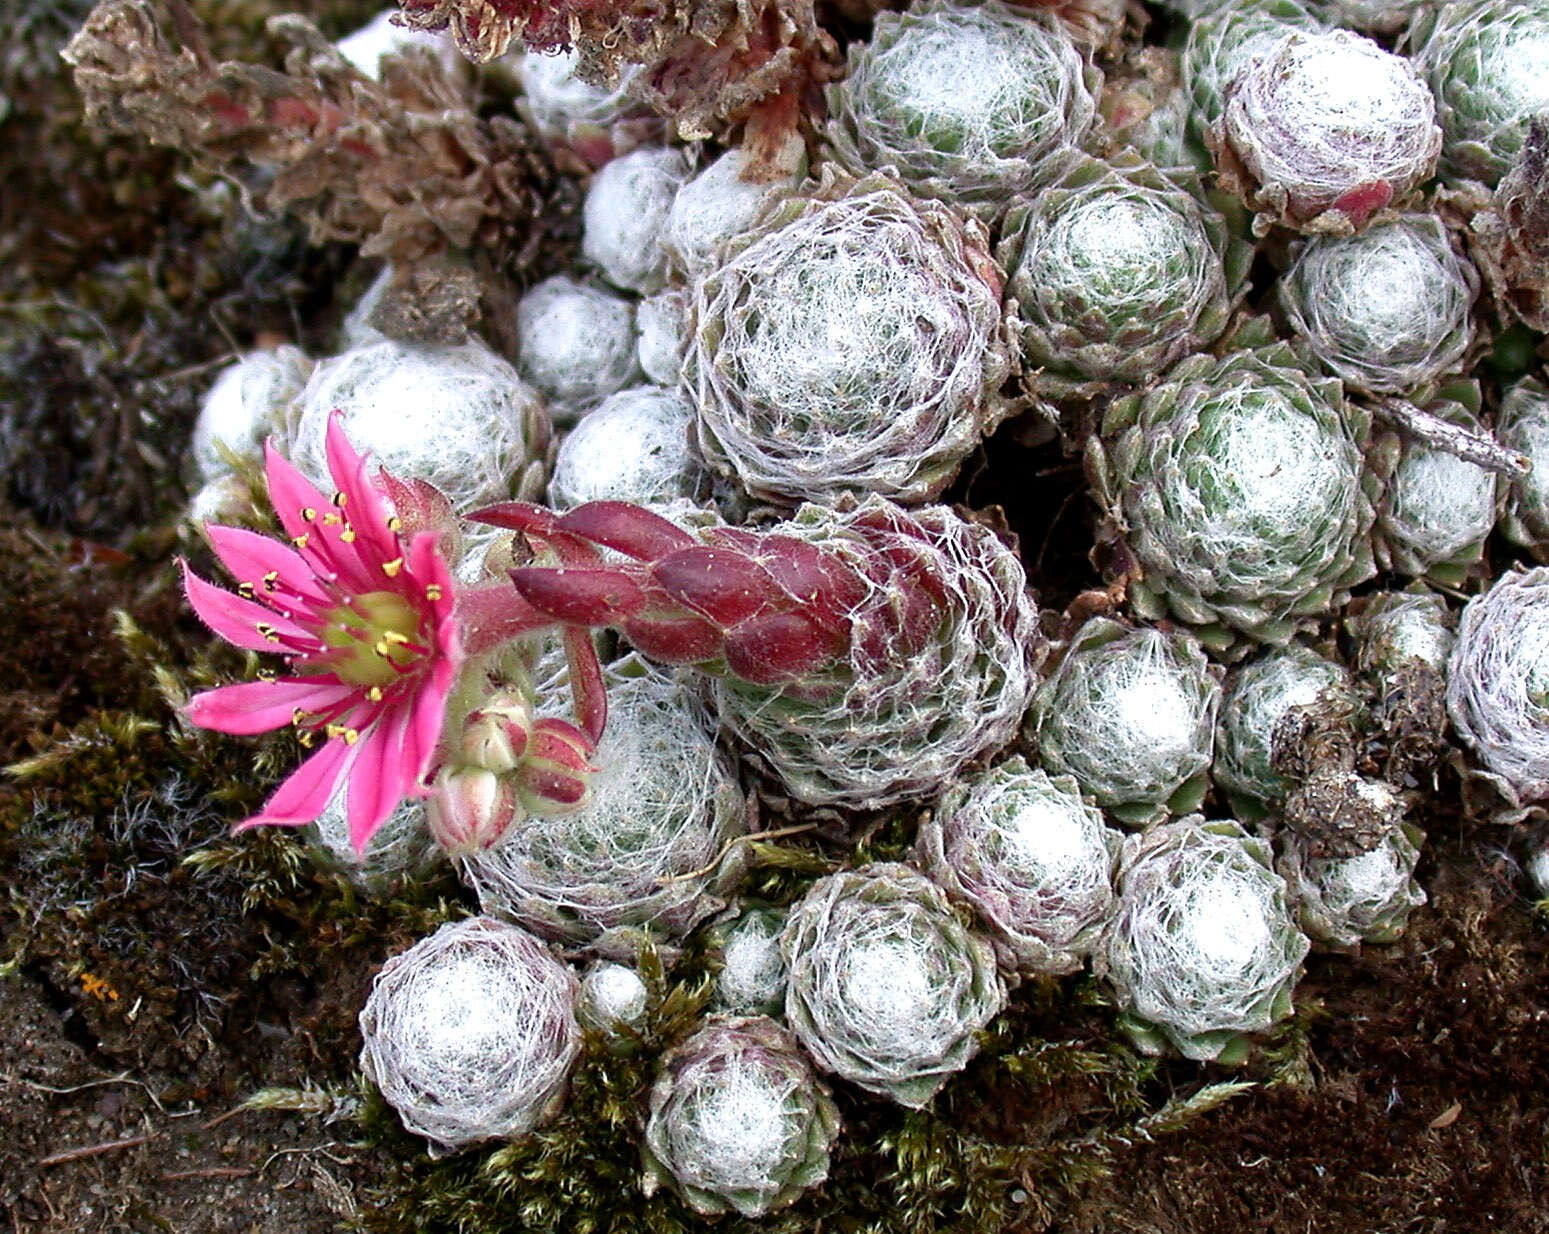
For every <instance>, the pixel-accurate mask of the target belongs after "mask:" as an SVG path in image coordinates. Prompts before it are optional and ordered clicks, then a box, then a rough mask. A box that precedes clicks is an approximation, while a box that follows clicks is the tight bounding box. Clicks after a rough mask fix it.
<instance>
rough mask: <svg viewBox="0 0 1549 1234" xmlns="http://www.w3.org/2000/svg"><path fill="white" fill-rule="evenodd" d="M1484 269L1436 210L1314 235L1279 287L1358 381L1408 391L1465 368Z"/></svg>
mask: <svg viewBox="0 0 1549 1234" xmlns="http://www.w3.org/2000/svg"><path fill="white" fill-rule="evenodd" d="M1478 293H1479V275H1478V273H1477V272H1476V271H1475V270H1474V268H1473V266H1472V265H1471V264H1470V263H1469V262H1468V261H1467V260H1466V259H1465V258H1462V257H1460V256H1458V254H1457V253H1456V251H1454V249H1453V247H1452V244H1451V242H1450V241H1449V239H1448V237H1447V231H1446V228H1445V227H1443V226H1442V224H1441V222H1440V220H1439V219H1437V218H1436V217H1435V216H1434V215H1431V214H1406V215H1403V216H1401V217H1400V218H1398V219H1395V220H1394V221H1392V222H1389V223H1383V224H1381V225H1379V226H1376V227H1373V228H1371V229H1370V230H1369V231H1366V232H1364V233H1363V234H1361V235H1358V236H1343V237H1336V236H1327V237H1321V236H1320V237H1317V238H1315V239H1312V240H1310V241H1308V243H1307V245H1306V246H1305V247H1304V248H1303V249H1302V251H1301V253H1300V254H1299V255H1298V257H1297V259H1296V261H1295V264H1293V265H1292V267H1291V268H1290V270H1288V271H1287V272H1286V273H1285V275H1284V276H1283V277H1282V278H1281V280H1280V284H1279V287H1278V289H1277V296H1278V301H1279V305H1280V309H1281V311H1282V312H1283V313H1284V314H1285V317H1286V321H1287V323H1288V324H1289V326H1290V328H1291V330H1292V332H1293V333H1294V334H1295V335H1296V336H1297V337H1298V338H1300V339H1302V340H1304V341H1305V343H1306V345H1307V347H1308V349H1309V350H1310V351H1311V352H1312V353H1313V354H1314V355H1315V356H1316V357H1317V358H1318V360H1319V362H1320V363H1322V364H1323V365H1324V366H1325V367H1326V368H1327V369H1328V370H1329V371H1330V372H1332V373H1334V374H1336V375H1337V376H1339V377H1341V378H1343V379H1344V380H1345V382H1346V383H1347V384H1348V385H1350V386H1351V387H1352V388H1354V389H1356V390H1363V391H1368V392H1371V393H1403V392H1405V391H1411V390H1414V389H1416V388H1417V387H1419V386H1421V385H1423V384H1425V383H1427V382H1431V381H1434V380H1435V379H1436V378H1438V377H1441V376H1442V375H1443V374H1446V373H1451V372H1455V371H1456V370H1457V369H1459V368H1461V367H1462V365H1463V363H1464V360H1465V358H1466V357H1467V355H1468V352H1469V349H1470V347H1471V346H1472V345H1473V342H1474V325H1473V321H1472V319H1471V317H1470V315H1469V314H1470V310H1471V309H1472V308H1473V304H1474V299H1475V297H1476V296H1477V295H1478Z"/></svg>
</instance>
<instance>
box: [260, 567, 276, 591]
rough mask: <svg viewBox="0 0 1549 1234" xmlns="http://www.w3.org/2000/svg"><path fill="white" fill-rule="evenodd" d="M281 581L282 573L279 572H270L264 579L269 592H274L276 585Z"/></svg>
mask: <svg viewBox="0 0 1549 1234" xmlns="http://www.w3.org/2000/svg"><path fill="white" fill-rule="evenodd" d="M279 581H280V572H279V571H278V570H270V571H269V573H267V574H265V575H264V578H263V583H264V587H265V588H267V589H268V590H269V591H273V590H274V585H275V584H276V583H278V582H279Z"/></svg>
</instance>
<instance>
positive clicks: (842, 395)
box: [684, 169, 1011, 505]
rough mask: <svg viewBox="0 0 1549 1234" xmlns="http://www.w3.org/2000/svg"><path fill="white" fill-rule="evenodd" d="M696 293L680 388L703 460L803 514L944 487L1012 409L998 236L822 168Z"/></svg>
mask: <svg viewBox="0 0 1549 1234" xmlns="http://www.w3.org/2000/svg"><path fill="white" fill-rule="evenodd" d="M763 226H764V230H762V231H761V232H758V233H756V234H755V235H754V236H752V237H751V238H750V239H749V240H746V241H744V242H742V247H741V248H740V249H737V250H736V251H734V252H732V253H731V254H730V255H729V256H728V258H727V260H726V261H725V263H724V264H723V265H721V266H720V267H718V268H717V269H716V270H715V271H713V272H712V273H710V274H708V275H706V276H705V277H704V278H702V279H699V280H697V281H696V282H695V284H694V305H693V321H694V330H693V335H692V337H691V339H690V342H689V346H688V351H687V355H686V357H685V362H684V383H685V389H687V390H690V391H691V392H692V395H693V399H694V402H695V404H696V406H697V408H698V411H699V432H698V437H699V446H700V449H701V451H702V452H703V454H704V457H705V460H706V462H707V463H708V464H709V465H710V466H711V467H712V468H713V469H714V470H717V471H720V472H722V473H723V474H726V475H731V476H735V477H736V478H737V479H738V480H740V481H741V483H742V484H743V485H744V486H745V487H746V488H747V489H748V491H749V492H750V493H752V494H753V495H754V496H755V497H759V498H762V499H764V500H768V501H772V502H776V503H779V504H783V505H792V504H795V503H796V502H798V501H801V500H805V499H810V500H818V501H832V500H833V499H834V498H835V497H836V496H837V495H838V494H840V493H843V492H874V493H879V494H881V495H883V496H886V497H889V498H891V499H893V500H896V501H900V502H903V503H906V504H908V503H916V502H920V501H925V500H927V499H929V498H930V497H932V496H934V495H935V494H936V493H938V492H940V491H941V490H942V489H943V488H944V487H945V486H946V485H947V484H948V483H949V482H950V480H951V478H952V476H953V475H954V474H955V473H956V471H957V468H958V466H959V464H960V463H961V462H962V460H963V459H964V458H965V457H966V456H967V455H968V453H969V452H970V451H971V450H973V448H974V447H975V446H976V445H978V443H979V440H980V438H981V436H982V435H983V434H984V433H986V432H988V431H990V430H991V429H992V428H993V427H994V426H995V425H996V424H997V423H998V422H999V420H1000V418H1001V417H1002V416H1003V415H1004V414H1005V412H1006V410H1008V406H1007V405H1006V404H1005V402H1004V400H1002V399H1000V398H999V395H998V390H999V387H1000V385H1001V382H1002V381H1003V380H1004V378H1005V377H1006V375H1007V374H1008V373H1009V371H1010V365H1011V357H1010V347H1009V344H1008V342H1007V339H1006V334H1005V327H1004V325H1003V322H1002V311H1001V278H1000V275H999V274H998V273H992V272H993V271H994V266H993V263H992V261H991V258H990V254H989V247H988V237H987V235H986V233H985V232H984V231H983V229H982V228H981V227H979V225H978V224H976V223H973V222H971V221H969V222H964V221H962V220H960V219H958V218H957V216H956V215H954V214H952V213H951V212H949V211H948V210H947V209H946V208H944V207H943V206H940V205H938V204H935V203H928V202H915V201H912V200H911V199H910V198H909V197H908V196H907V195H905V194H904V193H903V192H902V191H901V190H900V188H899V186H898V185H897V184H896V183H894V182H892V181H889V180H887V179H885V178H884V177H882V176H880V175H877V176H868V177H867V178H866V179H864V180H861V181H856V182H849V181H847V180H846V179H845V178H844V177H842V176H839V175H837V174H836V173H834V172H833V171H832V169H829V170H828V171H825V178H824V180H823V183H822V185H820V186H819V187H818V188H817V189H815V190H814V195H813V196H812V197H810V198H805V199H792V200H790V201H787V202H784V203H781V207H780V209H778V210H776V211H774V213H773V214H772V215H771V216H769V217H768V218H766V219H765V222H764V225H763Z"/></svg>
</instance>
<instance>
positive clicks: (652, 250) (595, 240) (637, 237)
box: [581, 146, 688, 295]
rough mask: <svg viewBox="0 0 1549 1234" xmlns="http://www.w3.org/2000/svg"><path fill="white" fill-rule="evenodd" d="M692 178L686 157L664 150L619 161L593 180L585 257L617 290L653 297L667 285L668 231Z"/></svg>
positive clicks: (647, 151) (659, 148)
mask: <svg viewBox="0 0 1549 1234" xmlns="http://www.w3.org/2000/svg"><path fill="white" fill-rule="evenodd" d="M687 179H688V160H687V158H685V156H684V154H683V152H682V151H681V150H678V149H673V148H669V147H662V146H652V147H647V148H645V149H641V150H635V151H633V152H632V153H630V154H626V155H623V156H622V157H620V158H616V159H614V160H613V161H612V162H610V163H608V164H607V166H605V167H604V168H603V169H602V170H601V171H599V172H598V173H597V174H596V176H594V177H593V178H592V184H591V188H590V189H588V190H587V194H586V204H585V205H584V206H583V207H582V221H583V224H584V226H585V232H584V233H583V235H582V238H581V252H582V253H584V254H585V256H586V258H587V260H588V261H591V262H594V263H596V265H597V267H598V269H600V270H601V271H602V273H603V277H604V278H606V279H607V280H608V281H609V282H610V283H612V284H613V285H614V286H615V287H622V288H624V289H625V290H627V291H638V292H640V293H641V294H642V295H649V294H650V293H651V292H653V291H660V290H661V289H662V288H663V287H664V286H665V285H666V282H667V250H666V249H665V248H663V247H662V239H663V231H664V229H665V227H666V224H667V213H668V211H669V210H671V209H672V200H673V197H674V196H676V194H677V192H678V189H679V187H680V186H681V185H682V184H683V182H684V181H685V180H687Z"/></svg>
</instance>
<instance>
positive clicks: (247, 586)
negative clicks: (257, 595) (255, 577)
mask: <svg viewBox="0 0 1549 1234" xmlns="http://www.w3.org/2000/svg"><path fill="white" fill-rule="evenodd" d="M237 594H238V595H239V596H241V597H242V598H243V599H244V600H251V599H252V598H253V584H252V583H238V584H237Z"/></svg>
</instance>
